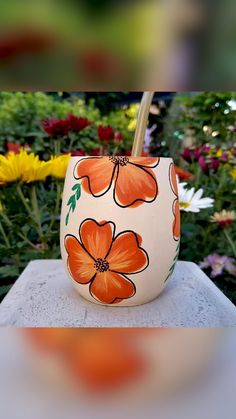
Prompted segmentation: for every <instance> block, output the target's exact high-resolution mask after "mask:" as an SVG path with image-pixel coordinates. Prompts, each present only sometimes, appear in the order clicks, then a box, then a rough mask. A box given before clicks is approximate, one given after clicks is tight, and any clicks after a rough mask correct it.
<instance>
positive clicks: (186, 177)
mask: <svg viewBox="0 0 236 419" xmlns="http://www.w3.org/2000/svg"><path fill="white" fill-rule="evenodd" d="M175 173H176V175H177V176H179V179H180V180H189V179H192V178H193V175H192V173H190V172H188V171H187V170H184V169H182V167H179V166H176V165H175Z"/></svg>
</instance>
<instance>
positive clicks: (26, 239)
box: [17, 232, 38, 250]
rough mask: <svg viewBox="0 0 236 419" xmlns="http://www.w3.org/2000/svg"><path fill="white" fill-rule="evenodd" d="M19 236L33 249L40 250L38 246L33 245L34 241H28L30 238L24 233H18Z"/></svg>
mask: <svg viewBox="0 0 236 419" xmlns="http://www.w3.org/2000/svg"><path fill="white" fill-rule="evenodd" d="M17 235H18V236H19V237H20V238H21V239H23V240H25V241H26V242H27V243H28V244H29V245H30V246H31V247H32V248H33V249H37V250H38V248H37V246H36V245H35V244H34V243H32V241H30V240H29V239H28V237H26V236H25V235H24V234H23V233H20V232H18V233H17Z"/></svg>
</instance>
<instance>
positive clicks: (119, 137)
mask: <svg viewBox="0 0 236 419" xmlns="http://www.w3.org/2000/svg"><path fill="white" fill-rule="evenodd" d="M115 140H116V142H117V143H119V144H120V143H121V142H122V140H123V135H122V132H120V131H119V132H117V133H116V135H115Z"/></svg>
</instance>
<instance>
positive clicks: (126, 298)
mask: <svg viewBox="0 0 236 419" xmlns="http://www.w3.org/2000/svg"><path fill="white" fill-rule="evenodd" d="M110 272H114V273H116V274H118V275H120V276H123V277H124V278H125V279H127V281H128V282H131V284H132V285H133V287H134V293H133V294H132V295H130V296H129V297H123V298H122V297H115V298H114V300H112V302H111V303H106V302H104V301H101V300H99V299H98V298H97V297H95V296H94V294H93V293H92V291H91V287H92V284H93V282H94V279H95V277H94V278H93V279H92V281H91V283H90V285H89V293H90V295H91V296H92V297H93V298H94V299H95V300H97V301H98V302H99V303H102V304H114V302H115V301H116V300H117V298H120V299H121V300H122V301H123V300H128V299H129V298H132V297H133V296H134V295H135V294H136V286H135V284H134V283H133V281H131V279H129V278H127V277H126V276H125V275H124V274H120V273H119V272H115V271H110ZM95 276H96V275H95ZM122 301H119V302H118V303H116V304H119V303H121V302H122Z"/></svg>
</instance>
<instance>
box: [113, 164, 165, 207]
mask: <svg viewBox="0 0 236 419" xmlns="http://www.w3.org/2000/svg"><path fill="white" fill-rule="evenodd" d="M128 164H131V165H132V166H136V167H138V168H139V169H140V170H143V171H144V172H146V173H147V174H148V175H149V176H151V177H152V179H153V180H154V182H155V185H156V193H155V196H154V198H153V199H151V200H150V201H148V200H146V199H141V198H137V199H135V200H134V201H133V202H132V203H130V204H129V205H121V204H119V202H118V201H117V200H116V184H117V181H118V177H119V171H120V169H119V166H118V170H117V174H116V178H115V184H114V190H113V199H114V201H115V203H116V205H118V206H119V207H120V208H129V207H131V208H132V205H134V204H135V203H136V202H140V203H142V202H146V203H147V204H151V203H152V202H154V201H155V200H156V198H157V195H158V192H159V190H158V184H157V180H156V178H154V176H153V175H152V174H151V173H150V172H148V171H147V170H146V169H145V168H143V167H142V166H139V165H137V164H133V163H128Z"/></svg>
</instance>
